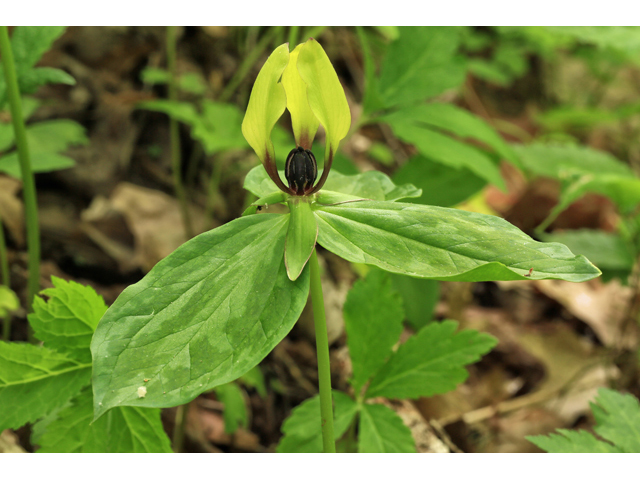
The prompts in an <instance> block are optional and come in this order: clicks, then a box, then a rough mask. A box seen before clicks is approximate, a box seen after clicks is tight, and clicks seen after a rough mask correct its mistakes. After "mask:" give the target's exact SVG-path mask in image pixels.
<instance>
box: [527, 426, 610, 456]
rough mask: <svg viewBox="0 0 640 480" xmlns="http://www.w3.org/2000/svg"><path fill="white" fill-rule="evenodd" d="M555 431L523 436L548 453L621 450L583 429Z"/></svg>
mask: <svg viewBox="0 0 640 480" xmlns="http://www.w3.org/2000/svg"><path fill="white" fill-rule="evenodd" d="M556 432H557V433H552V434H550V435H548V436H547V435H536V436H528V437H525V438H526V439H527V440H529V441H530V442H531V443H533V444H534V445H536V446H538V447H540V448H541V449H543V450H545V451H547V452H549V453H621V452H622V450H620V449H619V448H616V447H614V446H613V445H611V444H609V443H607V442H603V441H602V440H598V439H597V438H596V437H594V436H593V435H591V434H590V433H589V432H586V431H584V430H578V431H574V430H565V429H562V428H559V429H558V430H556Z"/></svg>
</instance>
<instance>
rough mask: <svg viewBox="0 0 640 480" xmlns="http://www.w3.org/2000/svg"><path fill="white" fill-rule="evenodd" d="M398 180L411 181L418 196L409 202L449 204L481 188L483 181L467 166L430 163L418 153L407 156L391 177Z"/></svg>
mask: <svg viewBox="0 0 640 480" xmlns="http://www.w3.org/2000/svg"><path fill="white" fill-rule="evenodd" d="M393 180H394V181H395V182H398V183H404V182H411V183H413V184H414V185H416V187H418V188H420V189H422V195H421V196H420V197H417V198H413V199H411V200H408V201H409V202H410V203H421V204H423V205H435V206H439V207H452V206H454V205H458V204H459V203H461V202H464V201H465V200H467V199H468V198H469V197H471V196H473V195H474V194H475V193H477V192H479V191H480V190H482V188H483V187H484V186H485V185H486V184H487V181H486V180H484V179H483V178H480V177H478V176H477V175H476V174H474V173H472V172H471V170H469V169H468V168H464V167H463V168H454V167H449V166H447V165H444V164H442V163H438V162H433V161H431V160H429V159H428V158H426V157H423V156H421V155H418V156H415V157H411V158H410V159H409V161H408V162H407V163H405V164H404V165H403V166H402V167H400V169H398V170H397V171H396V173H395V175H394V176H393Z"/></svg>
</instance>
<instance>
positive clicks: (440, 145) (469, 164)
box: [389, 116, 506, 190]
mask: <svg viewBox="0 0 640 480" xmlns="http://www.w3.org/2000/svg"><path fill="white" fill-rule="evenodd" d="M389 124H390V125H391V128H392V129H393V133H395V134H396V136H397V137H398V138H400V139H401V140H404V141H405V142H408V143H412V144H414V145H415V146H416V148H417V149H418V151H419V152H420V153H421V154H422V155H424V156H426V157H428V158H429V159H431V160H433V161H435V162H439V163H442V164H444V165H447V166H449V167H452V168H456V169H461V168H463V167H464V168H467V169H469V170H470V171H471V172H473V173H474V174H476V175H477V176H478V177H480V178H484V179H485V180H487V181H488V182H490V183H492V184H494V185H496V186H497V187H499V188H501V189H503V190H504V189H505V188H506V187H505V184H504V180H503V178H502V175H501V174H500V168H499V167H498V165H497V164H496V163H495V162H494V161H493V160H492V159H491V158H490V157H489V156H488V155H487V154H486V153H485V152H483V151H481V150H479V149H477V148H474V147H472V146H470V145H467V144H464V143H461V142H459V141H457V140H454V139H452V138H451V137H448V136H447V135H444V134H442V133H439V132H437V131H435V130H433V129H431V128H429V127H428V126H427V125H425V124H424V123H422V122H420V121H416V120H414V119H413V118H411V117H409V116H406V117H402V116H397V117H393V118H391V119H390V123H389Z"/></svg>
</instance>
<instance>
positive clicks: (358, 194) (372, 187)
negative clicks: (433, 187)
mask: <svg viewBox="0 0 640 480" xmlns="http://www.w3.org/2000/svg"><path fill="white" fill-rule="evenodd" d="M278 174H279V175H280V177H281V178H284V175H283V174H282V173H281V172H278ZM244 188H245V189H246V190H249V191H250V192H251V193H253V194H254V195H256V196H257V197H266V196H268V195H271V194H273V193H275V192H280V190H278V188H277V187H276V186H275V184H274V183H273V182H272V181H271V179H270V178H269V175H268V174H267V172H266V171H265V169H264V168H263V167H262V166H260V165H258V166H257V167H254V168H252V169H251V170H250V171H249V173H247V176H246V178H245V180H244ZM324 191H331V192H334V193H342V194H346V195H350V196H352V197H354V198H366V199H370V200H380V201H388V202H394V201H396V200H400V199H403V198H414V197H419V196H420V195H421V194H422V190H420V189H419V188H416V187H414V186H413V185H411V184H410V183H407V184H404V185H396V184H395V183H393V181H392V180H391V179H390V178H389V177H388V176H387V175H385V174H384V173H382V172H378V171H375V170H371V171H368V172H364V173H359V174H357V175H343V174H341V173H339V172H336V171H335V170H331V172H330V173H329V177H328V178H327V181H326V183H325V184H324V187H323V188H322V190H320V192H321V193H322V192H324Z"/></svg>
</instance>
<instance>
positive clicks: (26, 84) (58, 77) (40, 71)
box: [18, 67, 76, 95]
mask: <svg viewBox="0 0 640 480" xmlns="http://www.w3.org/2000/svg"><path fill="white" fill-rule="evenodd" d="M50 83H61V84H63V85H75V84H76V80H75V78H73V77H72V76H71V75H69V74H68V73H67V72H65V71H64V70H60V69H58V68H49V67H41V68H33V69H30V70H27V71H25V72H20V73H19V74H18V86H19V87H20V92H21V93H23V94H27V95H28V94H31V93H35V92H36V90H38V88H39V87H41V86H42V85H47V84H50Z"/></svg>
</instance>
